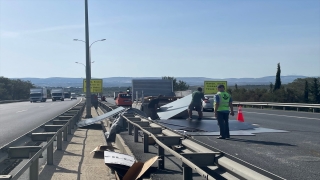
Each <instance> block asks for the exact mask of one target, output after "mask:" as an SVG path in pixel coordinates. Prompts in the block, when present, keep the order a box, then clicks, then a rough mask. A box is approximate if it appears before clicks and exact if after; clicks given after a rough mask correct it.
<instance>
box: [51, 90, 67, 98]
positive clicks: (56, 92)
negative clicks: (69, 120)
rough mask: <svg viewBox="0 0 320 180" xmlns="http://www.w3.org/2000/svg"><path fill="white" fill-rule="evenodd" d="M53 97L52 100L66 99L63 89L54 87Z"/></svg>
mask: <svg viewBox="0 0 320 180" xmlns="http://www.w3.org/2000/svg"><path fill="white" fill-rule="evenodd" d="M51 98H52V101H56V100H60V101H64V91H63V89H52V90H51Z"/></svg>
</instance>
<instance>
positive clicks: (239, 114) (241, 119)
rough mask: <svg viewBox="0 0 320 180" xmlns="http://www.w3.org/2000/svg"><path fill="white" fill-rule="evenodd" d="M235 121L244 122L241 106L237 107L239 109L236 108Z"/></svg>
mask: <svg viewBox="0 0 320 180" xmlns="http://www.w3.org/2000/svg"><path fill="white" fill-rule="evenodd" d="M237 120H238V121H240V122H244V117H243V114H242V107H241V106H239V108H238V115H237Z"/></svg>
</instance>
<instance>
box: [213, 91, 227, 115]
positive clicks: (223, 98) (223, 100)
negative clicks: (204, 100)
mask: <svg viewBox="0 0 320 180" xmlns="http://www.w3.org/2000/svg"><path fill="white" fill-rule="evenodd" d="M216 96H219V100H220V102H219V107H218V109H217V111H229V101H230V94H229V93H227V92H218V93H217V95H216ZM214 104H216V102H214Z"/></svg>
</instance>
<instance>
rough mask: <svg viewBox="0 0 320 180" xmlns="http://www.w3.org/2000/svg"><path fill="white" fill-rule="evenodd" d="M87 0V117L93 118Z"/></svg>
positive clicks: (86, 0)
mask: <svg viewBox="0 0 320 180" xmlns="http://www.w3.org/2000/svg"><path fill="white" fill-rule="evenodd" d="M84 2H85V32H86V41H85V42H86V117H85V118H92V115H91V85H90V81H91V63H90V49H89V19H88V0H84Z"/></svg>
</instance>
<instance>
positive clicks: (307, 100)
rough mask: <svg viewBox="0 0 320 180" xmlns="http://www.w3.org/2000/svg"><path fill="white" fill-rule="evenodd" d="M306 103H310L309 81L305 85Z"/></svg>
mask: <svg viewBox="0 0 320 180" xmlns="http://www.w3.org/2000/svg"><path fill="white" fill-rule="evenodd" d="M304 102H305V103H308V102H309V84H308V81H307V80H306V82H305V85H304Z"/></svg>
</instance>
